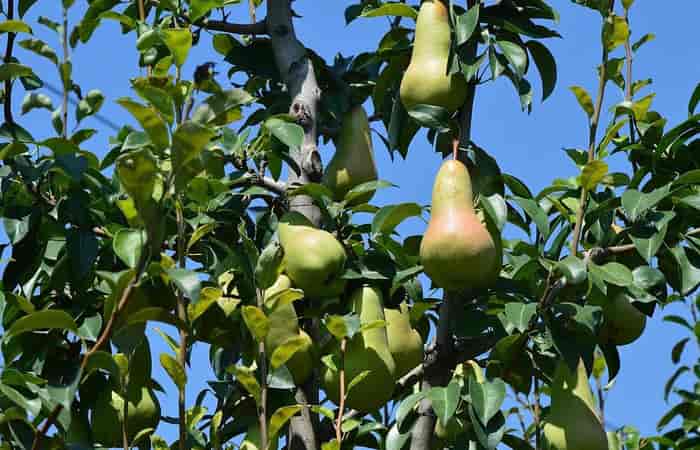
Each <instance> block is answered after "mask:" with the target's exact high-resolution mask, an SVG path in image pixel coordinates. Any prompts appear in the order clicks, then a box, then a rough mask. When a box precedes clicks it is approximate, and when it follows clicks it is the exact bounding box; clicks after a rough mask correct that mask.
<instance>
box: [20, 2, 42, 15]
mask: <svg viewBox="0 0 700 450" xmlns="http://www.w3.org/2000/svg"><path fill="white" fill-rule="evenodd" d="M37 1H38V0H19V4H18V5H17V6H18V7H17V9H18V10H19V16H20V17H24V15H25V14H26V13H27V11H28V10H29V8H31V7H32V6H33V5H34V3H36V2H37Z"/></svg>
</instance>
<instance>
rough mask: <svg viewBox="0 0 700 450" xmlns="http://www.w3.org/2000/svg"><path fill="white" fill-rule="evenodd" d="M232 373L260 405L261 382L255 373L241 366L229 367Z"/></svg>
mask: <svg viewBox="0 0 700 450" xmlns="http://www.w3.org/2000/svg"><path fill="white" fill-rule="evenodd" d="M229 371H230V372H231V373H233V375H234V376H235V377H236V381H238V382H239V383H240V384H241V386H243V387H244V388H245V390H246V391H248V393H249V394H250V395H252V396H253V398H254V399H255V404H256V405H258V406H259V405H260V391H261V390H260V384H259V383H258V380H257V379H256V378H255V373H254V372H253V371H252V370H250V369H247V368H244V367H240V366H231V368H230V369H229Z"/></svg>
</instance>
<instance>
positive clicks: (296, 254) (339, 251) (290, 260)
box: [279, 212, 346, 299]
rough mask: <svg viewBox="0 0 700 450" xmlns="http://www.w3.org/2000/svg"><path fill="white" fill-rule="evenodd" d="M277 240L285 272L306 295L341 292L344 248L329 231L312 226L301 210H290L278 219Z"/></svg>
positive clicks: (330, 295) (323, 295)
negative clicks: (278, 240)
mask: <svg viewBox="0 0 700 450" xmlns="http://www.w3.org/2000/svg"><path fill="white" fill-rule="evenodd" d="M279 238H280V244H281V245H282V248H283V249H284V267H285V272H286V274H287V275H288V276H289V278H290V279H291V280H292V282H293V283H294V285H295V286H296V287H298V288H299V289H302V290H303V291H304V295H306V296H307V297H309V298H312V299H317V298H330V297H336V296H338V295H340V293H341V292H343V290H344V289H345V282H344V280H342V279H341V278H340V276H341V275H342V273H343V270H344V266H345V258H346V256H345V249H344V248H343V246H342V244H341V243H340V242H338V240H337V239H336V238H335V237H334V236H333V235H332V234H330V233H329V232H327V231H324V230H319V229H318V228H315V227H314V226H313V225H312V224H311V223H310V222H309V221H308V219H306V217H304V216H303V215H302V214H300V213H297V212H290V213H287V214H285V215H284V216H283V217H282V218H281V219H280V224H279Z"/></svg>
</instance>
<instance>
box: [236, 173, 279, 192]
mask: <svg viewBox="0 0 700 450" xmlns="http://www.w3.org/2000/svg"><path fill="white" fill-rule="evenodd" d="M244 177H245V181H246V183H248V184H251V185H254V186H260V187H264V188H265V189H267V190H268V191H270V192H274V193H275V194H278V195H285V194H286V192H287V185H286V184H285V183H280V182H278V181H275V180H273V179H272V178H268V177H261V176H260V175H259V174H257V173H255V172H249V173H248V174H246V175H245V176H244Z"/></svg>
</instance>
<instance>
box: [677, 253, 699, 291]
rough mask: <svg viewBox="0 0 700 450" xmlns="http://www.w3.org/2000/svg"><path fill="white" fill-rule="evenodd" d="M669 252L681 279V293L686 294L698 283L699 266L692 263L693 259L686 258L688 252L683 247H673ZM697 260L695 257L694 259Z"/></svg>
mask: <svg viewBox="0 0 700 450" xmlns="http://www.w3.org/2000/svg"><path fill="white" fill-rule="evenodd" d="M671 254H672V255H673V258H674V259H675V260H676V264H678V266H677V267H678V269H677V270H678V272H679V274H680V280H681V294H682V295H688V294H690V293H691V292H693V291H694V290H695V288H696V287H698V285H700V266H696V265H695V264H693V262H695V261H691V260H690V259H688V254H687V251H686V249H685V248H683V247H680V246H678V247H674V248H672V249H671ZM696 261H697V259H696Z"/></svg>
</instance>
